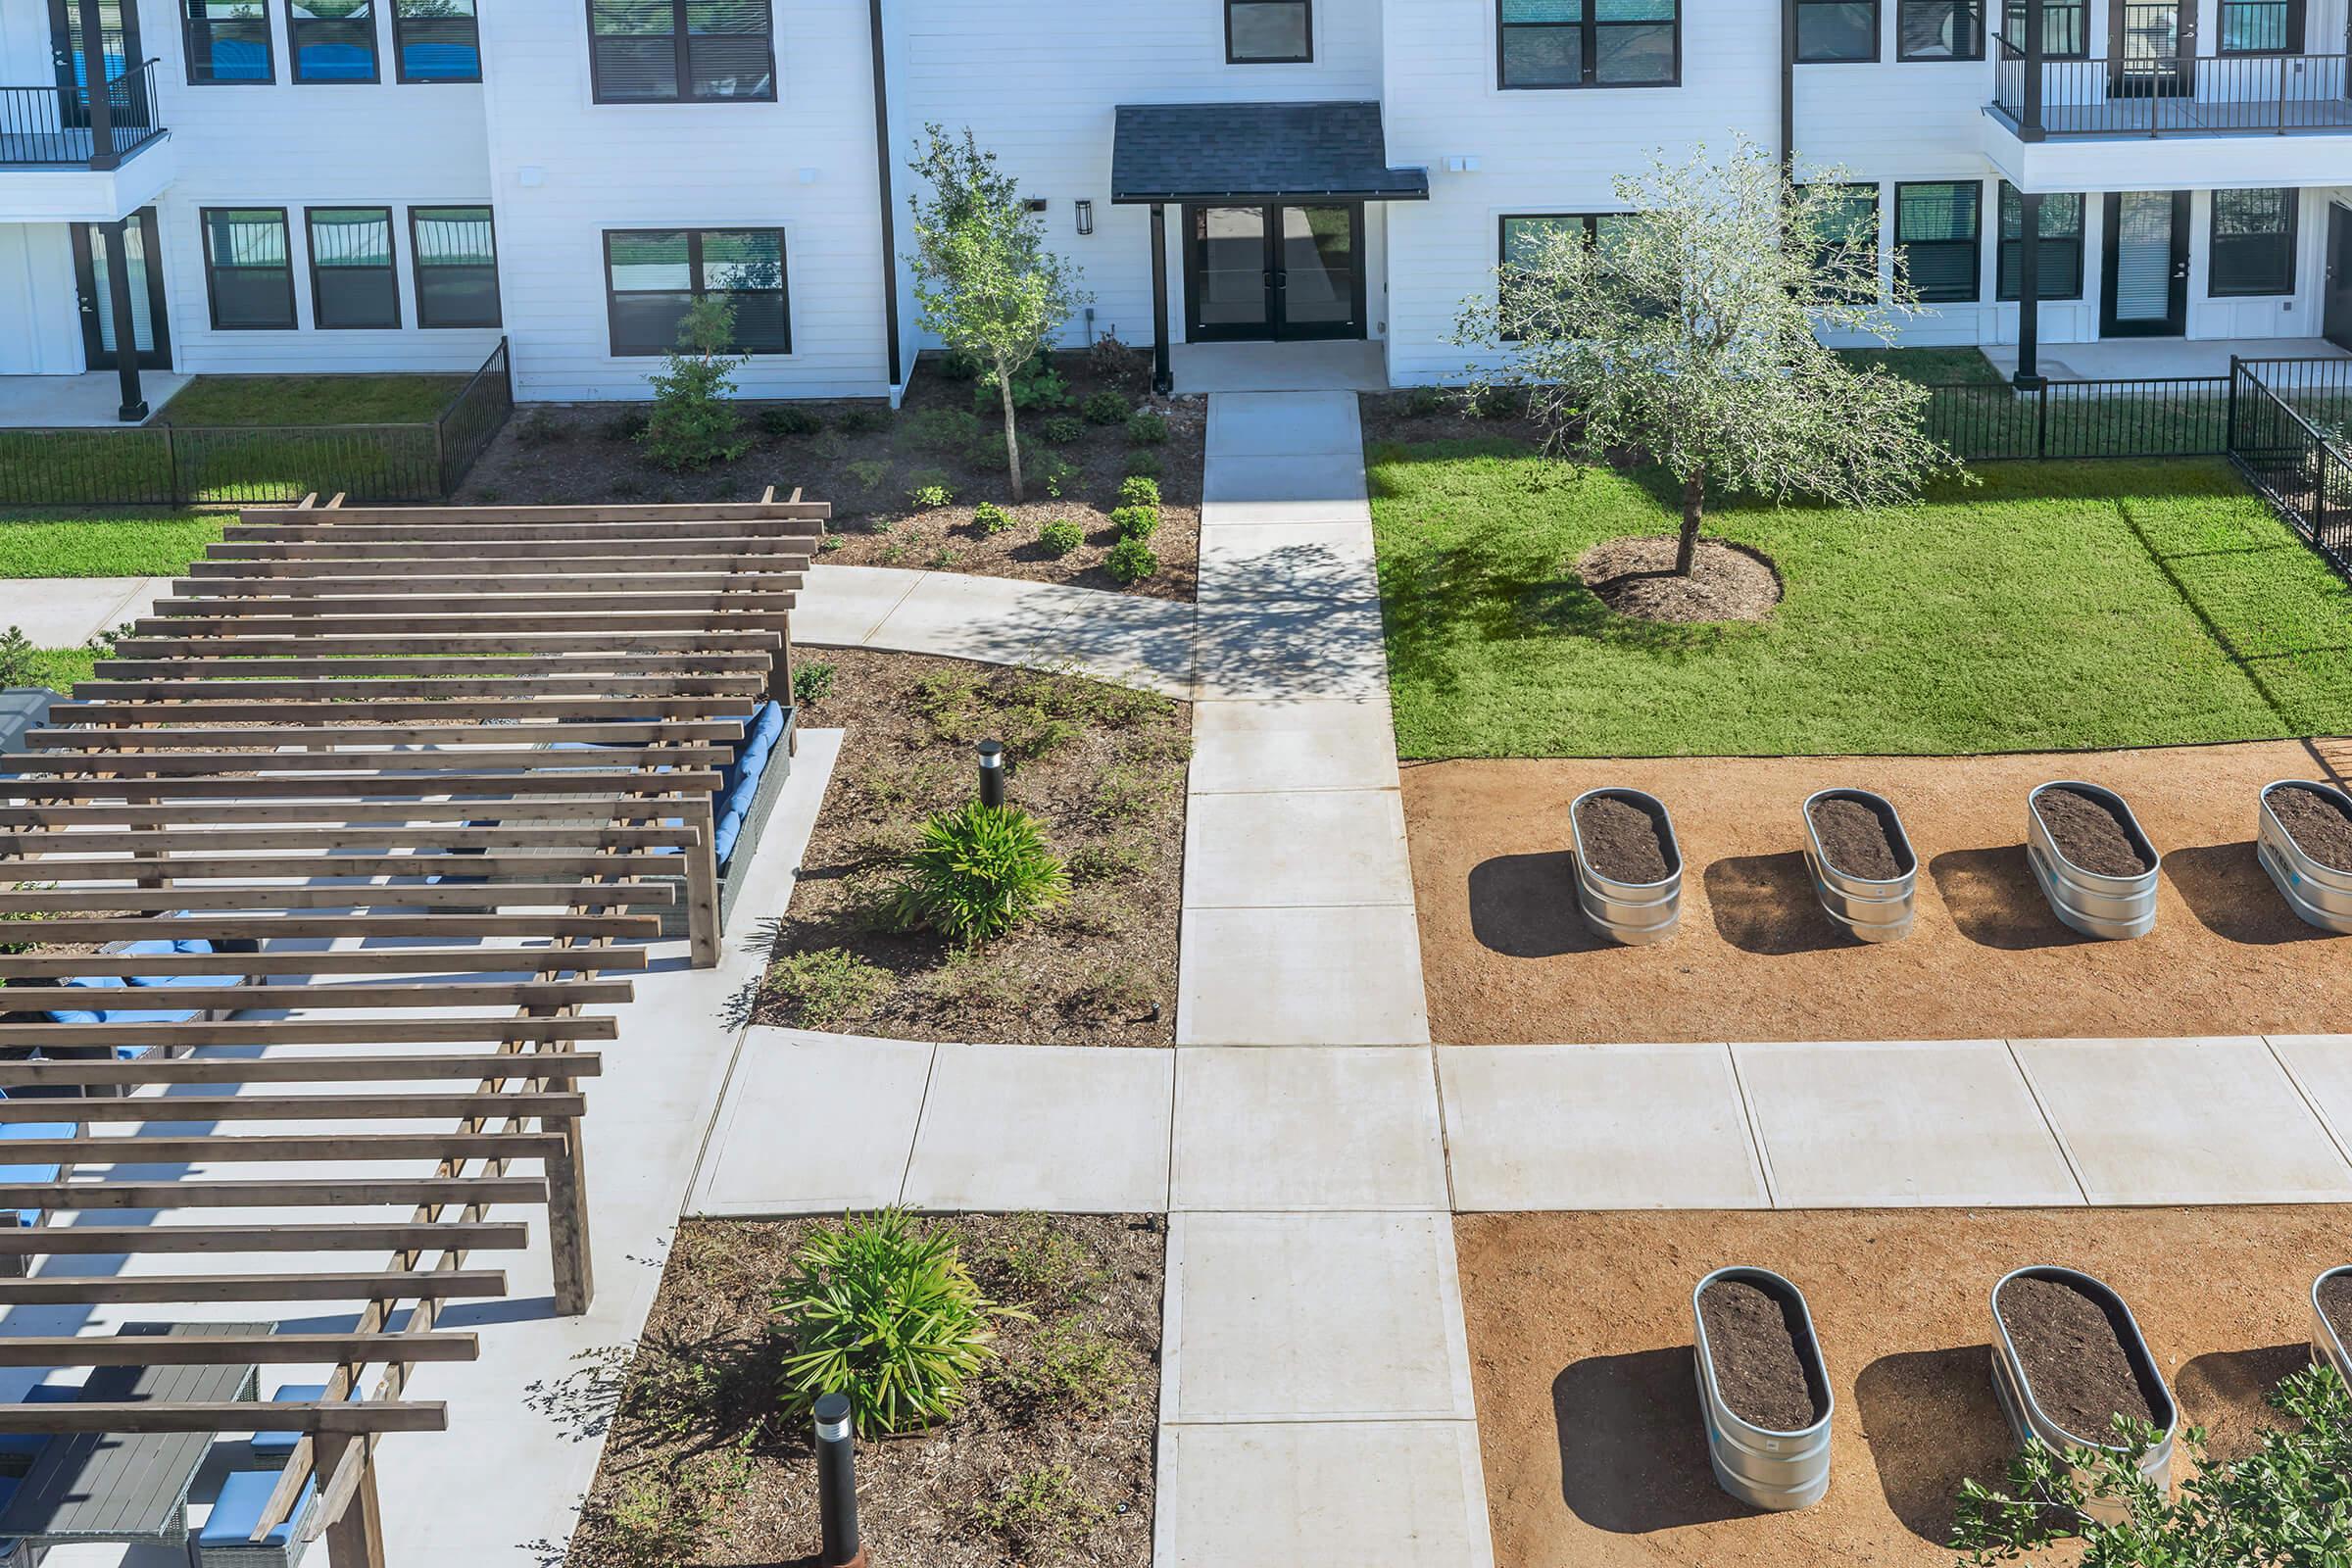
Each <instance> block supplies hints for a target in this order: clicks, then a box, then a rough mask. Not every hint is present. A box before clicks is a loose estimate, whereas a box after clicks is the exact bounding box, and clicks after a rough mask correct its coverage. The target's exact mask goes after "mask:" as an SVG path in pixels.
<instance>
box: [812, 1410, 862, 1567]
mask: <svg viewBox="0 0 2352 1568" xmlns="http://www.w3.org/2000/svg"><path fill="white" fill-rule="evenodd" d="M816 1517H817V1522H818V1524H819V1525H820V1527H821V1528H822V1529H823V1531H824V1548H825V1550H824V1568H865V1548H864V1547H862V1546H860V1545H859V1544H858V1452H857V1447H856V1446H855V1443H854V1441H853V1440H852V1438H851V1437H850V1401H849V1398H848V1397H847V1396H846V1395H840V1394H828V1395H825V1396H824V1397H821V1398H819V1399H818V1400H817V1401H816Z"/></svg>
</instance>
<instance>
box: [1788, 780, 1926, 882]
mask: <svg viewBox="0 0 2352 1568" xmlns="http://www.w3.org/2000/svg"><path fill="white" fill-rule="evenodd" d="M1808 814H1810V815H1811V816H1812V818H1813V831H1814V833H1815V834H1816V835H1817V836H1818V837H1819V838H1820V840H1821V850H1822V853H1823V854H1824V855H1826V856H1828V857H1829V858H1830V863H1831V864H1832V865H1834V866H1836V867H1837V868H1838V870H1840V871H1843V872H1845V873H1846V874H1848V875H1849V876H1859V877H1867V878H1869V879H1870V880H1871V881H1873V882H1891V881H1893V880H1894V879H1895V878H1896V877H1898V876H1901V875H1902V874H1903V862H1902V858H1901V857H1899V856H1897V855H1896V854H1895V853H1894V840H1893V839H1892V838H1891V837H1889V836H1888V834H1887V824H1886V823H1885V822H1883V821H1881V820H1880V819H1879V813H1878V812H1876V811H1874V810H1872V809H1870V808H1869V807H1867V806H1865V805H1863V804H1862V803H1861V802H1860V801H1849V800H1845V799H1843V798H1841V797H1838V796H1832V797H1831V798H1830V799H1829V800H1826V801H1815V802H1814V803H1813V806H1812V809H1811V810H1810V812H1809V813H1808Z"/></svg>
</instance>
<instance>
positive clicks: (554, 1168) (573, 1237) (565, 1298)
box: [336, 1116, 596, 1568]
mask: <svg viewBox="0 0 2352 1568" xmlns="http://www.w3.org/2000/svg"><path fill="white" fill-rule="evenodd" d="M548 1131H550V1132H560V1133H562V1134H563V1135H564V1152H563V1153H562V1154H560V1155H556V1156H554V1157H552V1158H550V1159H549V1160H548V1161H547V1243H548V1252H549V1254H550V1257H549V1260H550V1262H551V1263H552V1264H553V1265H554V1270H555V1282H556V1311H557V1313H558V1314H559V1315H560V1316H563V1317H578V1316H579V1315H580V1314H581V1313H583V1312H585V1311H587V1310H588V1303H589V1302H591V1301H593V1300H594V1299H596V1270H595V1265H594V1263H593V1262H592V1261H591V1260H590V1258H589V1252H588V1155H587V1149H586V1147H585V1145H584V1144H583V1142H582V1139H581V1129H580V1121H579V1118H578V1117H576V1116H570V1117H563V1118H560V1119H558V1120H555V1121H552V1122H550V1123H549V1124H548ZM336 1568H342V1565H341V1564H340V1563H338V1564H337V1565H336Z"/></svg>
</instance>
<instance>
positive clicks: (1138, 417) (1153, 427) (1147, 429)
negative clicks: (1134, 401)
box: [1127, 409, 1168, 447]
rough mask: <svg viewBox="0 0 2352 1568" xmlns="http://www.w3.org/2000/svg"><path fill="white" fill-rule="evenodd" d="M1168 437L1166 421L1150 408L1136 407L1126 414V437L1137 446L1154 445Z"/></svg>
mask: <svg viewBox="0 0 2352 1568" xmlns="http://www.w3.org/2000/svg"><path fill="white" fill-rule="evenodd" d="M1167 438H1168V421H1167V420H1165V419H1163V418H1161V417H1159V416H1158V415H1156V414H1153V413H1152V411H1151V410H1150V409H1138V410H1137V411H1136V412H1135V413H1133V414H1131V415H1129V416H1128V417H1127V439H1128V440H1130V441H1132V442H1134V443H1135V444H1136V445H1137V446H1139V447H1155V446H1158V445H1159V444H1160V443H1161V442H1162V441H1165V440H1166V439H1167Z"/></svg>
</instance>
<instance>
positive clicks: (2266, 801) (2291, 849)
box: [2254, 778, 2352, 936]
mask: <svg viewBox="0 0 2352 1568" xmlns="http://www.w3.org/2000/svg"><path fill="white" fill-rule="evenodd" d="M2298 795H2299V796H2301V797H2303V798H2302V799H2298V798H2297V796H2298ZM2256 816H2257V818H2258V820H2257V821H2256V823H2255V832H2254V856H2255V858H2257V859H2259V860H2260V861H2262V868H2263V869H2264V870H2265V871H2268V872H2269V873H2270V874H2271V880H2272V882H2274V883H2276V884H2277V885H2278V894H2279V896H2280V897H2281V898H2283V899H2285V900H2286V907H2288V908H2290V909H2292V910H2294V911H2295V913H2296V914H2297V915H2299V916H2301V917H2302V919H2303V920H2304V921H2306V922H2307V923H2309V924H2311V925H2315V926H2318V927H2319V928H2320V929H2321V930H2323V931H2333V932H2335V933H2336V934H2337V935H2339V936H2352V856H2348V855H2346V854H2345V852H2344V850H2343V848H2342V846H2343V843H2344V841H2345V840H2346V839H2347V838H2352V796H2348V795H2346V794H2345V793H2344V792H2343V791H2342V790H2339V789H2337V788H2336V787H2335V786H2334V785H2332V784H2321V783H2318V782H2316V781H2314V780H2311V779H2301V778H2282V779H2279V780H2278V782H2277V783H2274V784H2266V785H2264V786H2263V790H2262V796H2261V800H2260V803H2259V804H2258V806H2257V808H2256ZM2339 823H2340V824H2342V825H2341V826H2340V827H2339V826H2338V825H2337V824H2339ZM2298 835H2300V836H2299V837H2298Z"/></svg>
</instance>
